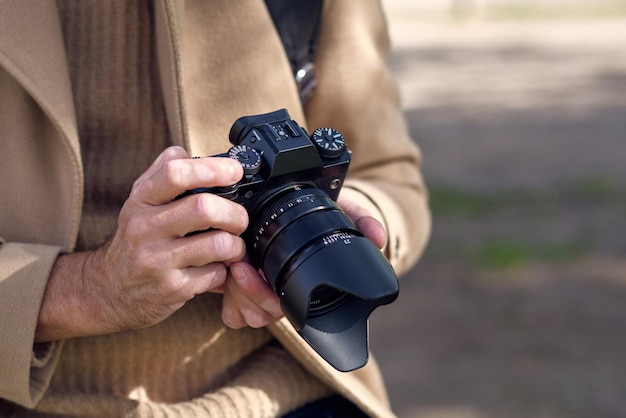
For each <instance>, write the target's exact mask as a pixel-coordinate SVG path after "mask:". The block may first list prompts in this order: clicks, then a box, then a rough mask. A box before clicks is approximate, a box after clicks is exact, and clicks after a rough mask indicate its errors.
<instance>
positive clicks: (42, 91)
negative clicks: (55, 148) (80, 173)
mask: <svg viewBox="0 0 626 418" xmlns="http://www.w3.org/2000/svg"><path fill="white" fill-rule="evenodd" d="M0 66H2V67H4V68H5V70H6V71H7V72H8V73H9V74H11V75H12V76H13V77H14V78H15V79H16V80H17V82H18V83H20V84H21V85H22V87H23V88H24V90H26V91H27V92H28V93H29V94H30V95H31V96H32V98H33V99H34V100H35V101H36V102H37V103H38V104H39V106H41V108H42V110H43V111H44V112H45V113H46V114H47V115H48V117H50V118H51V119H52V121H53V123H54V124H55V125H56V126H57V128H58V129H59V130H60V131H61V135H62V136H63V137H64V139H65V140H66V141H67V143H68V145H69V146H70V148H71V150H72V152H73V154H74V156H75V157H74V159H75V161H76V162H77V164H78V166H79V167H80V158H79V157H80V151H79V143H78V134H77V129H76V118H75V113H74V104H73V103H74V102H73V97H72V90H71V84H70V80H69V73H68V68H67V59H66V55H65V48H64V45H63V33H62V30H61V24H60V22H59V16H58V11H57V9H56V2H53V1H37V0H4V1H0Z"/></svg>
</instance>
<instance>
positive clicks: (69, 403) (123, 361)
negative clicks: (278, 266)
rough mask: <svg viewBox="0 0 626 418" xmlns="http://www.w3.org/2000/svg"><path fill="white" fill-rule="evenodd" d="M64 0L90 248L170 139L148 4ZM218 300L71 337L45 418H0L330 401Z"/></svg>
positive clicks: (197, 412)
mask: <svg viewBox="0 0 626 418" xmlns="http://www.w3.org/2000/svg"><path fill="white" fill-rule="evenodd" d="M57 3H58V5H59V10H60V16H61V21H62V24H63V29H64V35H65V40H66V48H67V51H68V62H69V67H70V72H71V76H72V87H73V90H74V97H75V105H76V110H77V118H78V127H79V135H80V141H81V147H82V153H83V155H82V156H83V160H84V167H85V202H84V213H83V221H82V223H81V230H80V234H79V235H80V237H79V241H78V248H79V249H83V250H84V249H89V248H96V247H98V246H100V245H102V244H103V243H104V242H106V240H107V239H108V238H109V237H110V236H111V235H112V233H113V232H114V230H115V226H116V219H117V215H118V213H119V210H120V208H121V206H122V204H123V202H124V201H125V200H126V198H127V196H128V193H129V191H130V188H131V185H132V183H133V181H134V180H135V179H136V178H137V177H138V176H139V175H140V174H141V173H142V172H143V171H144V170H145V169H146V168H147V167H148V166H149V165H150V163H151V162H152V161H153V160H154V158H155V157H156V156H157V155H158V154H159V153H160V152H161V150H162V149H163V148H164V147H166V146H167V145H169V140H168V137H169V135H168V131H167V125H166V119H165V115H164V107H163V98H162V95H161V91H160V87H159V82H158V74H157V70H156V68H157V63H156V53H155V47H154V39H153V31H152V25H153V20H152V10H151V8H152V2H151V1H150V0H133V1H111V2H108V1H107V2H95V1H94V2H91V1H90V2H87V1H76V0H57ZM221 299H222V297H221V295H215V294H204V295H198V296H196V298H195V299H193V300H192V301H190V302H188V303H187V304H186V305H185V306H184V307H183V308H181V309H180V310H179V311H178V312H176V313H175V314H174V315H172V316H171V317H169V318H168V319H166V320H165V321H163V322H161V323H160V324H158V325H156V326H154V327H151V328H148V329H145V330H140V331H134V332H124V333H118V334H113V335H106V336H99V337H90V338H79V339H73V340H67V341H66V342H65V347H64V349H63V353H62V356H61V359H60V361H59V364H58V368H57V371H56V373H55V375H54V377H53V380H52V382H51V385H50V388H49V390H48V391H47V393H46V394H45V396H44V398H43V400H42V401H41V403H40V404H39V405H38V407H37V411H38V412H36V411H26V410H23V409H21V408H17V407H16V408H15V411H14V412H13V413H10V412H9V411H5V410H3V408H2V405H1V404H0V414H3V416H16V417H29V416H37V417H41V416H65V415H70V416H78V417H88V416H100V417H119V416H129V417H271V416H276V415H281V414H283V413H285V412H288V411H290V410H293V409H295V408H297V407H298V406H301V405H303V404H305V403H307V402H309V401H312V400H315V399H319V398H321V397H323V396H326V395H328V394H330V389H329V388H328V387H326V386H324V385H323V384H322V383H321V382H319V381H318V380H317V379H315V378H314V377H313V376H312V375H310V374H309V373H308V372H307V371H305V370H304V369H303V368H302V366H300V365H299V364H298V363H297V362H296V361H295V359H294V358H293V357H291V356H290V355H289V354H288V353H287V352H286V351H285V350H284V349H283V348H282V347H281V346H280V345H279V344H278V343H277V342H276V341H274V340H273V338H272V336H271V335H270V334H269V332H268V331H267V330H265V329H252V328H243V329H241V330H231V329H229V328H227V327H225V326H224V325H223V323H222V321H221V319H220V311H221ZM5 406H6V404H5Z"/></svg>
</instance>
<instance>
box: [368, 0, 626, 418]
mask: <svg viewBox="0 0 626 418" xmlns="http://www.w3.org/2000/svg"><path fill="white" fill-rule="evenodd" d="M383 4H384V6H385V7H386V13H387V17H388V21H389V29H390V32H391V37H392V41H393V53H392V55H391V61H390V64H391V67H392V69H393V71H394V73H395V74H396V76H397V78H398V82H399V84H400V88H401V91H402V97H403V105H404V109H405V112H406V116H407V119H408V121H409V125H410V129H411V132H412V136H413V138H415V140H416V141H417V142H418V144H419V145H420V147H421V149H422V152H423V155H424V160H423V167H422V169H423V172H424V174H425V178H426V181H427V183H428V185H429V189H430V194H431V208H432V211H433V214H434V226H433V234H432V238H431V241H430V244H429V246H428V248H427V250H426V253H425V254H424V257H423V258H422V259H421V261H420V262H419V264H418V265H417V266H416V267H415V268H414V269H413V270H411V271H410V272H409V273H408V274H407V276H406V277H404V278H403V279H402V280H401V292H400V297H399V299H398V301H397V302H395V303H394V304H392V305H389V306H385V307H381V308H380V309H378V310H377V311H375V312H374V314H373V315H372V317H371V335H370V338H371V346H372V349H373V350H374V352H375V353H376V356H377V359H378V361H379V362H380V363H381V366H382V369H383V373H384V375H385V379H386V381H387V383H388V387H389V391H390V396H391V400H392V402H393V404H394V408H395V410H396V412H397V413H398V415H399V416H400V417H402V418H408V417H420V418H492V417H494V418H495V417H505V418H508V417H512V418H516V417H549V418H561V417H568V418H572V417H603V418H607V417H625V416H626V259H625V258H624V255H625V254H626V185H625V183H624V181H625V180H626V163H625V162H626V145H625V142H626V0H534V1H533V0H420V1H417V0H383Z"/></svg>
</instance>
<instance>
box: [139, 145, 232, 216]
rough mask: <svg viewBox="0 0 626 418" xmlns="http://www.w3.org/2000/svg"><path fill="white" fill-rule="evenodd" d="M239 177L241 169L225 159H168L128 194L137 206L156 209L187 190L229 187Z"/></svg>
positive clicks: (230, 160)
mask: <svg viewBox="0 0 626 418" xmlns="http://www.w3.org/2000/svg"><path fill="white" fill-rule="evenodd" d="M242 176H243V168H242V167H241V165H240V164H239V163H238V162H236V161H235V160H232V159H230V158H226V157H207V158H197V159H191V158H179V159H172V160H168V161H165V162H163V164H162V165H161V166H160V167H159V168H158V169H157V170H155V171H154V172H153V173H152V174H151V175H149V176H147V177H146V178H144V179H143V181H141V182H140V183H139V184H137V185H136V187H134V188H133V191H132V192H131V194H132V196H133V198H134V200H135V201H136V202H138V203H140V204H146V205H152V206H158V205H162V204H165V203H169V202H171V201H172V200H174V198H176V196H178V195H180V194H181V193H183V192H185V191H187V190H190V189H195V188H199V187H220V186H230V185H232V184H234V183H236V182H237V181H239V180H240V179H241V177H242Z"/></svg>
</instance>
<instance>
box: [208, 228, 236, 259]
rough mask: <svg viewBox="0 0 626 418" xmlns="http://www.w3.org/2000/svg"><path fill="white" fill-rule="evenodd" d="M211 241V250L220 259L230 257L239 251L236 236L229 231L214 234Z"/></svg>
mask: <svg viewBox="0 0 626 418" xmlns="http://www.w3.org/2000/svg"><path fill="white" fill-rule="evenodd" d="M210 243H211V252H212V253H213V254H214V255H215V256H216V257H217V258H218V259H220V260H226V259H230V258H232V257H233V256H234V255H236V254H237V253H238V250H237V247H238V244H236V240H235V237H234V236H233V235H231V234H229V233H227V232H223V231H219V232H217V233H215V234H213V236H212V239H211V240H210Z"/></svg>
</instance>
